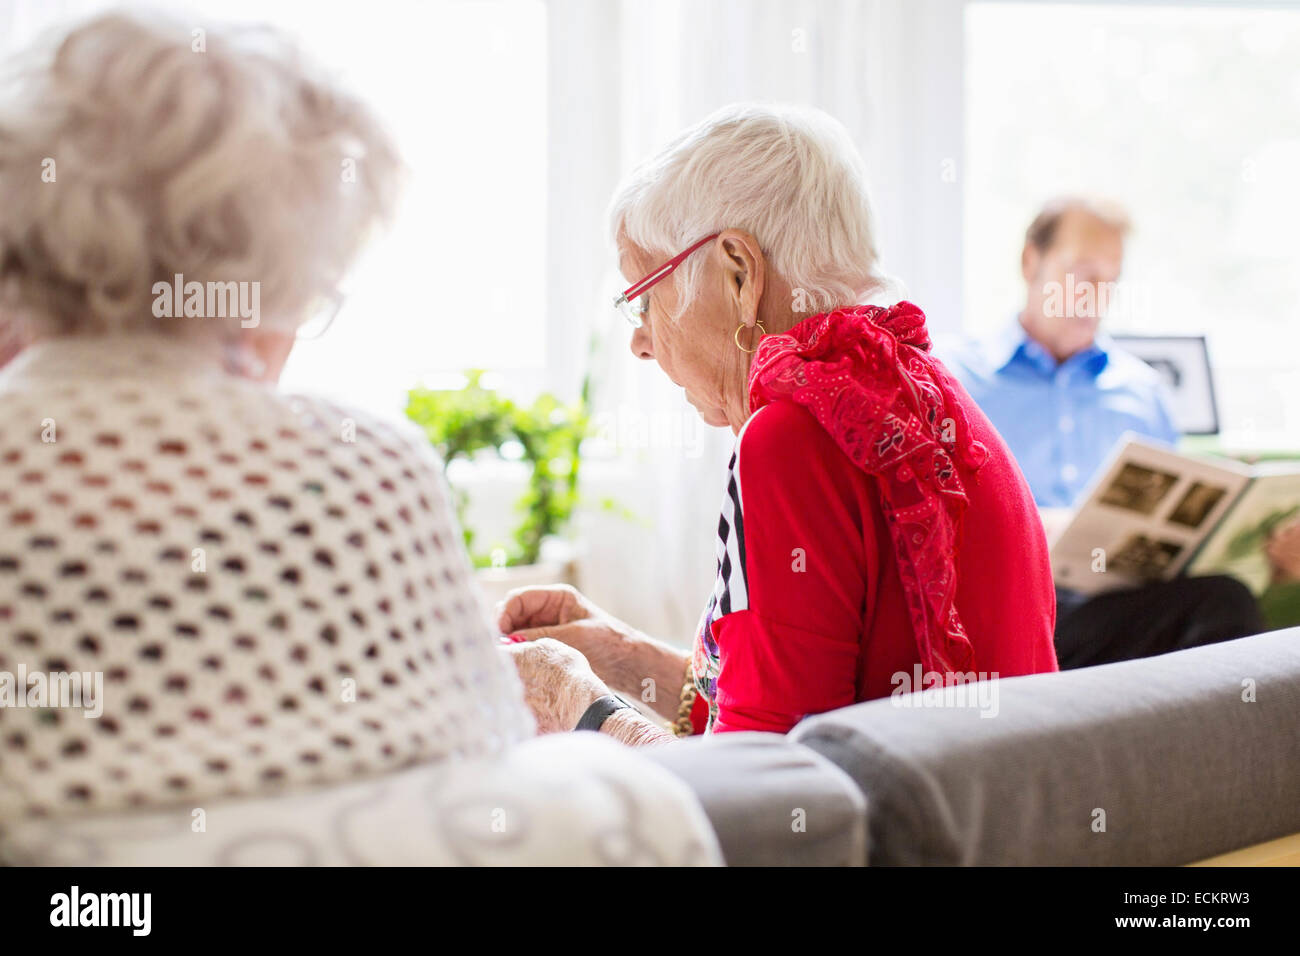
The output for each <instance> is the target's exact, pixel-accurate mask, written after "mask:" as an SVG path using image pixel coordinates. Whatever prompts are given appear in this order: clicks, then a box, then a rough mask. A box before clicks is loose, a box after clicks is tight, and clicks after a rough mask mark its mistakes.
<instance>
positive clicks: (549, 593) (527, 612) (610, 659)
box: [497, 584, 638, 689]
mask: <svg viewBox="0 0 1300 956" xmlns="http://www.w3.org/2000/svg"><path fill="white" fill-rule="evenodd" d="M497 627H499V628H500V629H501V633H502V634H518V635H519V636H520V637H523V638H525V639H526V640H529V641H533V640H536V639H537V638H539V637H553V638H555V639H556V640H558V641H563V642H564V643H565V644H568V645H569V646H570V647H573V648H575V649H577V650H578V651H579V652H580V653H581V655H582V656H583V657H585V658H586V660H587V661H588V662H589V663H590V664H591V668H592V670H594V671H595V672H596V673H597V674H599V675H600V677H601V678H602V679H603V680H605V681H607V682H609V683H610V684H611V685H613V686H614V687H618V688H620V689H626V688H628V687H629V686H632V687H635V686H636V682H637V680H638V677H637V675H635V674H630V673H629V660H628V658H629V656H630V655H631V653H632V645H633V644H634V643H635V631H634V629H633V628H631V627H630V626H628V625H627V624H625V623H624V622H622V621H620V620H619V619H618V618H616V617H614V616H613V615H611V614H607V613H606V612H604V611H602V610H601V609H600V608H598V607H597V606H596V605H595V604H593V603H592V602H591V601H589V600H587V598H585V597H583V596H582V595H581V594H580V593H578V591H576V590H575V589H574V588H572V587H571V586H569V585H567V584H556V585H551V586H547V587H533V588H519V589H517V590H514V591H511V592H510V593H509V594H507V595H506V599H505V600H504V601H502V602H501V603H500V604H499V605H497Z"/></svg>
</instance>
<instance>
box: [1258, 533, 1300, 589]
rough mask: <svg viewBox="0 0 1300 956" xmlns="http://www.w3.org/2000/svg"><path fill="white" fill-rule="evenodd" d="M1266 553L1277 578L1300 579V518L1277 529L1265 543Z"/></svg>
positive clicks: (1286, 579) (1283, 579)
mask: <svg viewBox="0 0 1300 956" xmlns="http://www.w3.org/2000/svg"><path fill="white" fill-rule="evenodd" d="M1264 554H1265V556H1266V557H1267V558H1268V563H1269V564H1271V565H1272V566H1273V574H1274V577H1275V578H1276V579H1278V580H1282V581H1300V519H1295V520H1292V521H1289V522H1288V523H1286V524H1284V525H1282V527H1280V528H1278V529H1276V530H1275V531H1274V532H1273V533H1272V534H1271V535H1270V536H1269V539H1268V542H1267V543H1266V544H1265V545H1264Z"/></svg>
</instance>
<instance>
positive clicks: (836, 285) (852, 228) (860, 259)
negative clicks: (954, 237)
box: [609, 103, 891, 311]
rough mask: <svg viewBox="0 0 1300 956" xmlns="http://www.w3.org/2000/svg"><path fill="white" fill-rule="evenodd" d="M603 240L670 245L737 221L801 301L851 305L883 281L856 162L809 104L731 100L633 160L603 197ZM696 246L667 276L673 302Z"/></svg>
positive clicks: (681, 297) (670, 248) (688, 287)
mask: <svg viewBox="0 0 1300 956" xmlns="http://www.w3.org/2000/svg"><path fill="white" fill-rule="evenodd" d="M609 216H610V228H611V231H612V233H613V236H614V239H615V241H618V239H619V237H620V236H624V237H626V239H628V240H630V241H631V242H632V243H634V244H635V245H636V246H638V247H640V248H641V249H644V250H646V251H647V252H653V253H656V254H659V255H663V256H665V257H668V256H672V255H674V254H676V253H677V252H680V251H681V250H683V249H686V248H688V247H689V246H690V245H692V244H693V243H695V242H698V241H699V240H700V239H702V238H704V237H705V236H707V235H709V234H710V233H714V232H718V231H720V230H722V229H729V228H730V229H744V230H745V231H747V232H749V233H750V234H752V235H753V236H754V237H755V238H756V239H757V240H758V242H759V245H760V247H761V248H762V249H763V252H764V254H765V255H766V256H767V257H768V259H769V261H770V263H771V267H772V268H773V269H774V270H775V271H776V272H777V273H778V274H780V275H781V276H782V277H784V278H785V279H786V281H788V282H789V283H790V285H791V286H792V287H793V288H794V289H795V290H796V292H797V293H798V292H801V293H802V301H803V302H804V303H805V304H806V305H807V309H801V310H799V311H808V310H811V311H822V310H828V309H833V308H837V307H840V306H847V305H855V304H858V303H860V302H864V301H866V299H867V298H868V297H870V296H872V295H873V294H875V293H876V292H878V291H880V290H881V289H885V288H888V287H889V286H890V285H891V280H890V279H889V277H888V276H887V275H886V274H885V273H884V272H883V271H882V270H881V267H880V262H879V256H878V254H877V251H876V240H875V218H874V215H873V213H872V208H871V199H870V195H869V192H868V189H867V173H866V166H865V164H864V163H863V161H862V157H861V156H860V155H859V153H858V150H857V148H856V147H855V146H854V144H853V140H852V138H851V137H850V135H849V132H848V130H846V129H845V128H844V126H843V125H842V124H841V123H840V122H839V121H838V120H835V119H833V118H832V117H831V116H829V115H827V114H826V113H823V112H821V111H820V110H815V109H811V108H806V107H795V106H779V105H767V104H761V103H738V104H733V105H731V106H725V107H723V108H722V109H720V110H718V111H717V112H715V113H713V114H712V115H710V116H708V117H706V118H705V119H703V120H702V121H700V122H699V123H697V124H696V125H695V126H692V127H690V128H689V129H687V130H686V131H684V132H683V133H681V134H680V135H679V136H678V137H677V138H676V139H675V140H674V141H673V142H671V143H670V144H669V145H668V146H667V147H665V148H664V149H663V150H662V151H661V152H659V153H658V154H656V155H655V156H652V157H650V158H649V159H647V160H645V161H644V162H642V163H641V164H640V165H638V166H637V167H636V168H635V169H634V170H633V171H632V172H631V173H630V174H629V175H628V177H627V178H626V179H625V180H624V181H623V183H622V184H621V185H620V186H619V187H618V189H617V190H616V192H615V195H614V199H613V201H612V202H611V204H610V211H609ZM702 261H703V260H702V258H701V257H699V256H692V257H690V258H689V259H687V260H686V261H685V262H684V263H683V264H682V266H681V268H679V269H678V270H677V271H676V272H675V273H674V274H673V276H672V281H675V282H676V283H677V287H676V288H677V292H678V301H679V302H681V303H682V304H683V305H682V311H685V308H686V307H687V306H688V305H689V303H690V301H691V299H692V298H693V297H694V295H695V292H696V289H697V287H698V282H699V276H700V274H701V263H702Z"/></svg>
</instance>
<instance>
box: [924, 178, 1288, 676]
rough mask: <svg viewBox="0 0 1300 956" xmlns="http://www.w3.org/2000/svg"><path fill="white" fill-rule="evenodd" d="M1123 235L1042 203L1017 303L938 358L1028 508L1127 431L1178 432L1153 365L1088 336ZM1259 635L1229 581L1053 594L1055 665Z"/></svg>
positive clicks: (1250, 601)
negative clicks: (1023, 490) (1002, 324)
mask: <svg viewBox="0 0 1300 956" xmlns="http://www.w3.org/2000/svg"><path fill="white" fill-rule="evenodd" d="M1128 230H1129V222H1128V218H1127V217H1126V216H1125V214H1124V213H1123V211H1122V210H1120V209H1118V208H1116V207H1113V206H1110V205H1107V204H1104V203H1100V202H1095V201H1092V200H1088V199H1083V198H1067V199H1060V200H1056V201H1054V202H1052V203H1049V204H1048V205H1047V206H1045V207H1044V208H1043V210H1042V212H1040V213H1039V214H1038V215H1037V216H1036V217H1035V218H1034V221H1033V222H1032V223H1031V224H1030V226H1029V229H1028V230H1027V231H1026V233H1025V246H1024V250H1023V252H1022V253H1021V260H1020V266H1021V272H1022V273H1023V275H1024V278H1025V284H1026V285H1027V287H1028V294H1027V297H1026V303H1025V308H1024V309H1023V310H1022V311H1021V312H1020V314H1019V315H1018V316H1016V319H1015V321H1014V322H1012V323H1010V326H1009V328H1007V329H1006V330H1004V331H1002V332H1001V333H999V334H998V335H995V336H993V337H992V338H990V339H987V340H985V341H981V342H973V343H969V344H968V345H967V346H965V347H964V348H963V349H961V350H960V351H958V352H956V353H954V354H949V355H944V356H942V357H943V359H944V362H945V364H946V365H947V366H948V367H949V369H951V371H952V372H953V374H954V375H956V377H957V378H958V379H959V380H960V381H961V383H962V384H963V385H964V386H965V387H966V390H967V391H968V392H970V394H971V396H972V397H973V398H974V399H975V401H976V402H977V403H978V404H979V406H980V407H981V408H982V409H983V410H984V413H985V414H986V415H988V417H989V419H990V420H991V421H992V422H993V425H994V426H995V427H996V428H997V430H998V431H999V432H1000V433H1001V435H1002V437H1003V439H1004V440H1005V441H1006V443H1007V445H1008V447H1009V448H1010V449H1011V453H1012V454H1013V455H1014V456H1015V458H1016V460H1017V461H1018V462H1019V464H1020V468H1021V470H1022V471H1023V472H1024V474H1025V478H1026V480H1027V481H1028V482H1029V487H1030V490H1031V491H1032V492H1033V495H1034V499H1035V501H1037V502H1038V505H1039V507H1040V508H1069V507H1071V506H1072V505H1074V504H1076V503H1077V502H1078V499H1079V497H1080V495H1081V493H1082V492H1083V491H1084V490H1085V489H1086V488H1087V486H1088V483H1089V481H1090V480H1091V479H1092V477H1093V475H1094V474H1095V472H1096V471H1097V470H1098V469H1099V468H1100V467H1101V465H1102V464H1103V463H1104V462H1105V460H1106V458H1107V456H1108V455H1109V454H1110V453H1111V451H1112V450H1113V449H1114V447H1115V445H1116V443H1117V442H1118V441H1119V439H1120V437H1121V436H1122V435H1123V434H1124V433H1125V432H1128V431H1132V432H1136V433H1137V434H1139V435H1144V436H1146V437H1148V438H1153V439H1156V440H1158V441H1163V442H1167V443H1169V444H1173V443H1175V442H1177V440H1178V438H1179V433H1178V429H1177V427H1176V426H1175V424H1174V421H1173V416H1172V414H1171V412H1170V404H1169V399H1168V396H1167V395H1166V394H1165V392H1164V385H1163V383H1162V382H1161V380H1160V377H1159V376H1158V375H1157V373H1156V372H1155V370H1154V369H1152V368H1151V367H1150V366H1148V365H1147V364H1146V363H1145V362H1143V361H1141V360H1140V359H1138V358H1137V357H1135V356H1133V355H1131V354H1129V353H1128V352H1125V351H1123V350H1122V349H1120V348H1118V347H1117V346H1116V345H1115V343H1114V342H1113V341H1111V339H1110V338H1109V337H1108V336H1106V335H1105V333H1103V332H1102V331H1101V328H1100V326H1101V322H1102V319H1103V318H1104V317H1105V314H1106V309H1107V306H1108V305H1109V303H1110V301H1111V300H1112V298H1113V297H1114V295H1115V289H1116V283H1117V282H1118V281H1119V275H1120V269H1121V267H1122V265H1123V261H1124V238H1125V236H1126V235H1127V233H1128ZM1262 629H1263V622H1262V620H1261V619H1260V616H1259V610H1258V608H1257V606H1256V604H1255V600H1254V598H1253V597H1252V595H1251V593H1250V591H1249V590H1248V589H1247V588H1246V587H1245V585H1243V584H1241V583H1240V582H1239V581H1237V580H1235V579H1233V578H1227V577H1200V578H1176V579H1174V580H1172V581H1165V582H1154V583H1152V584H1149V585H1146V586H1145V587H1141V588H1137V589H1133V590H1126V591H1112V592H1108V593H1106V594H1102V595H1099V596H1097V597H1094V598H1092V599H1085V598H1083V597H1082V596H1081V595H1078V594H1075V593H1072V592H1069V591H1062V590H1058V592H1057V628H1056V647H1057V657H1058V660H1059V661H1060V664H1061V666H1062V667H1081V666H1086V665H1089V664H1099V663H1104V662H1106V661H1111V660H1122V659H1125V658H1131V657H1144V656H1147V655H1150V654H1159V653H1163V652H1165V651H1172V650H1178V649H1180V648H1184V647H1191V646H1194V645H1197V644H1208V643H1213V642H1214V641H1221V640H1228V639H1230V638H1234V637H1242V636H1244V635H1246V634H1252V633H1255V632H1257V631H1259V630H1262Z"/></svg>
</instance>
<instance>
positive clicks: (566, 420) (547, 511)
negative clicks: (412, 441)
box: [406, 369, 590, 567]
mask: <svg viewBox="0 0 1300 956" xmlns="http://www.w3.org/2000/svg"><path fill="white" fill-rule="evenodd" d="M465 374H466V378H467V379H468V382H467V384H466V385H465V387H464V388H462V389H460V390H459V391H434V390H430V389H423V388H417V389H412V390H411V391H410V392H409V393H408V394H407V403H406V416H407V417H408V418H409V419H411V421H413V422H415V423H416V424H417V425H419V426H420V427H421V428H423V429H424V433H425V435H426V436H427V437H428V439H429V441H430V442H431V443H432V444H433V446H434V447H435V448H436V449H437V450H438V453H439V454H440V455H441V456H442V458H443V461H444V462H446V463H447V464H451V462H452V461H454V460H455V459H456V458H465V459H472V458H473V457H474V456H475V455H477V454H479V453H480V452H483V451H487V450H491V451H493V452H495V453H496V454H498V455H500V453H501V447H502V446H503V445H506V444H508V443H510V442H518V444H519V445H520V446H521V447H522V449H523V455H522V460H523V461H526V462H527V463H528V464H530V465H531V466H532V473H531V475H530V477H529V481H528V490H527V491H526V492H525V493H524V495H523V497H522V498H520V500H519V503H518V508H519V510H520V511H521V512H522V513H523V519H522V521H521V522H520V524H519V525H518V527H516V528H515V531H514V547H513V548H512V549H511V550H510V551H509V552H507V555H506V564H509V565H514V564H532V563H534V562H535V561H537V559H538V556H539V555H540V553H541V548H542V541H543V539H545V538H546V537H548V536H551V535H556V534H560V533H562V532H563V531H564V529H565V527H566V526H567V525H568V523H569V520H570V519H571V518H572V516H573V508H574V505H575V503H576V502H577V491H578V471H579V465H580V464H581V458H580V455H579V452H580V448H581V445H582V440H583V439H584V438H585V437H586V436H587V434H588V430H589V427H590V422H589V417H588V413H587V407H586V401H585V398H586V390H585V388H584V390H583V399H582V400H580V401H578V402H577V403H575V404H572V405H565V404H563V403H562V402H560V401H559V400H558V399H557V398H556V397H555V396H554V395H551V394H548V393H544V394H542V395H539V396H538V397H537V399H536V400H535V401H534V402H533V403H532V405H529V406H524V405H519V404H516V403H515V402H514V401H512V400H510V399H508V398H505V397H503V396H501V395H499V394H497V393H496V392H495V391H492V390H491V389H485V388H483V387H482V385H481V384H480V381H481V378H482V375H483V372H482V370H479V369H472V370H470V371H468V372H466V373H465ZM453 491H454V492H455V494H456V512H457V514H458V515H459V517H460V521H461V526H462V527H463V528H465V546H466V548H468V549H469V551H470V556H471V558H473V561H474V564H475V565H476V566H477V567H487V566H489V565H491V564H492V559H491V556H490V555H484V554H475V553H474V547H473V543H474V532H473V531H472V530H471V529H470V528H469V527H468V526H467V525H466V522H465V508H466V504H467V498H466V495H465V492H464V490H463V489H457V488H453Z"/></svg>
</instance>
